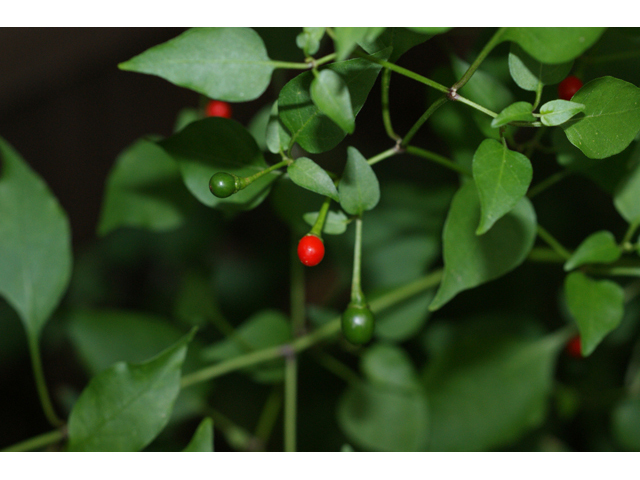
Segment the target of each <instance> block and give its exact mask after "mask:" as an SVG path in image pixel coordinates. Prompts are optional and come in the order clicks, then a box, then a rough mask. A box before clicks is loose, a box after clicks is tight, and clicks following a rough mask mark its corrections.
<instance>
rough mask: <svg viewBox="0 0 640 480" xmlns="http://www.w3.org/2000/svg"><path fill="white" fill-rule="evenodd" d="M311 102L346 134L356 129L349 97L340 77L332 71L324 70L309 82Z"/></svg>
mask: <svg viewBox="0 0 640 480" xmlns="http://www.w3.org/2000/svg"><path fill="white" fill-rule="evenodd" d="M310 92H311V100H313V103H314V104H315V105H316V107H318V109H319V110H320V111H321V112H322V113H324V114H325V115H326V116H327V117H329V118H330V119H331V120H333V121H334V122H336V124H338V126H339V127H340V128H342V129H343V130H344V131H345V132H347V133H350V134H351V133H353V131H354V130H355V128H356V117H355V115H354V114H353V109H352V108H351V95H349V89H348V88H347V84H346V83H345V82H344V80H342V77H340V75H338V74H337V73H336V72H334V71H333V70H329V69H326V68H325V69H324V70H322V71H321V72H320V73H318V75H317V76H316V77H315V78H314V79H313V81H312V82H311V89H310Z"/></svg>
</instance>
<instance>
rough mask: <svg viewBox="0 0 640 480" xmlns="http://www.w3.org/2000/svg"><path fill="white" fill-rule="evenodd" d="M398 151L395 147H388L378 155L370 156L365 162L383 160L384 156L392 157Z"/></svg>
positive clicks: (370, 163) (370, 162) (374, 162)
mask: <svg viewBox="0 0 640 480" xmlns="http://www.w3.org/2000/svg"><path fill="white" fill-rule="evenodd" d="M398 153H400V150H398V148H397V147H391V148H390V149H388V150H385V151H384V152H381V153H379V154H378V155H375V156H373V157H371V158H370V159H369V160H367V163H369V165H375V164H376V163H378V162H380V161H382V160H384V159H385V158H389V157H392V156H394V155H396V154H398Z"/></svg>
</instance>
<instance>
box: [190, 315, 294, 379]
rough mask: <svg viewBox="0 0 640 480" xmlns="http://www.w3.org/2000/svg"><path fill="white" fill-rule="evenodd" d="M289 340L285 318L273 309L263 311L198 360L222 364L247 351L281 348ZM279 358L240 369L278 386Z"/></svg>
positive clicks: (280, 376) (289, 335)
mask: <svg viewBox="0 0 640 480" xmlns="http://www.w3.org/2000/svg"><path fill="white" fill-rule="evenodd" d="M290 340H291V328H290V326H289V321H288V319H287V317H286V316H285V315H284V314H282V313H280V312H278V311H275V310H263V311H261V312H258V313H256V314H255V315H254V316H252V317H251V318H249V319H248V320H247V321H245V322H244V323H243V324H242V325H241V326H240V327H239V328H237V329H236V330H235V333H234V335H233V336H232V337H229V338H227V339H225V340H222V341H220V342H217V343H215V344H213V345H211V346H209V347H206V348H204V349H203V350H202V355H201V356H202V359H203V360H206V361H215V362H219V361H223V360H229V359H231V358H235V357H239V356H240V355H243V354H246V353H247V352H251V351H255V350H262V349H264V348H269V347H275V346H278V345H283V344H285V343H287V342H288V341H290ZM283 366H284V364H283V361H282V359H278V360H275V361H272V362H265V363H262V364H260V365H257V366H255V367H250V368H247V369H244V371H245V372H247V373H250V374H251V375H252V377H253V379H254V380H256V381H257V382H261V383H278V382H280V381H282V379H283V378H284V369H283Z"/></svg>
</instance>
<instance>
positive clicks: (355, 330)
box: [342, 304, 375, 345]
mask: <svg viewBox="0 0 640 480" xmlns="http://www.w3.org/2000/svg"><path fill="white" fill-rule="evenodd" d="M374 325H375V320H374V317H373V313H372V312H371V310H369V308H368V307H363V306H358V305H352V304H349V306H348V307H347V309H346V310H345V311H344V313H343V314H342V334H343V335H344V338H346V339H347V340H348V341H349V342H351V343H353V344H355V345H362V344H363V343H367V342H368V341H369V340H371V338H373V328H374Z"/></svg>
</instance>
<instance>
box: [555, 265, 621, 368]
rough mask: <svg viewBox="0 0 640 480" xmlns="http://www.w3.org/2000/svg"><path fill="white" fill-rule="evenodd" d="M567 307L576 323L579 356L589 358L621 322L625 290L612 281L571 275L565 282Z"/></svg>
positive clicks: (577, 274)
mask: <svg viewBox="0 0 640 480" xmlns="http://www.w3.org/2000/svg"><path fill="white" fill-rule="evenodd" d="M564 289H565V297H566V299H567V306H568V307H569V311H570V312H571V315H573V318H575V320H576V323H577V324H578V330H579V331H580V341H581V344H582V355H584V356H585V357H586V356H588V355H591V353H592V352H593V351H594V350H595V349H596V347H597V346H598V344H599V343H600V342H601V341H602V339H603V338H604V337H605V336H606V335H607V334H608V333H610V332H611V331H612V330H614V329H615V328H616V327H617V326H618V325H620V322H621V321H622V316H623V314H624V291H623V290H622V287H620V285H618V284H617V283H615V282H612V281H611V280H593V279H592V278H589V277H587V276H586V275H585V274H584V273H582V272H572V273H570V274H569V275H567V278H566V279H565V282H564Z"/></svg>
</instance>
